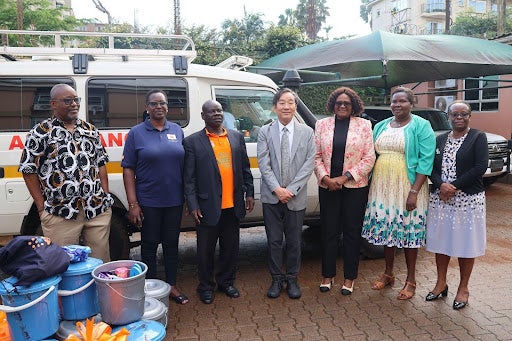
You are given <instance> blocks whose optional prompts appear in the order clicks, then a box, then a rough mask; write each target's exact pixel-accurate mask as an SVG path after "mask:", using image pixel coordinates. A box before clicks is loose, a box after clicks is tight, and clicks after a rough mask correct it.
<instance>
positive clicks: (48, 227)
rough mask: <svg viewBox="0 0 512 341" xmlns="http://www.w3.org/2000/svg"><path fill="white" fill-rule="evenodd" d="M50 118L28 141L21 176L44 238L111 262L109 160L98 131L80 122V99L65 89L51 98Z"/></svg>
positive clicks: (59, 86)
mask: <svg viewBox="0 0 512 341" xmlns="http://www.w3.org/2000/svg"><path fill="white" fill-rule="evenodd" d="M50 98H51V99H50V105H51V107H52V112H53V115H52V117H51V118H49V119H47V120H45V121H43V122H41V123H38V124H37V125H36V126H34V128H32V130H30V132H29V134H28V135H27V141H26V143H25V149H24V150H23V154H22V156H21V160H20V166H19V171H20V172H21V173H22V174H23V179H24V180H25V183H26V184H27V187H28V190H29V192H30V194H31V195H32V198H33V199H34V203H35V205H36V206H37V209H38V211H39V217H40V218H41V227H42V228H43V234H44V235H45V237H49V238H50V239H51V240H52V241H53V242H55V243H57V244H59V245H62V246H63V245H71V244H78V243H79V238H80V236H82V241H83V242H84V244H85V245H87V246H89V247H90V248H91V250H92V253H91V255H90V256H91V257H95V258H100V259H102V260H103V261H104V262H108V261H110V252H109V244H108V237H109V232H110V219H111V217H112V209H111V208H110V207H111V206H112V204H113V202H114V200H113V199H112V197H111V196H110V194H109V190H108V177H107V169H106V166H105V164H106V163H107V162H108V155H107V152H106V151H105V148H104V147H103V146H102V144H101V141H100V135H99V132H98V130H97V129H96V128H95V127H94V126H93V125H92V124H90V123H88V122H85V121H82V120H80V119H79V118H78V110H79V108H80V98H79V97H77V94H76V91H75V90H74V89H73V88H72V87H70V86H69V85H67V84H57V85H55V86H54V87H53V88H52V90H51V92H50Z"/></svg>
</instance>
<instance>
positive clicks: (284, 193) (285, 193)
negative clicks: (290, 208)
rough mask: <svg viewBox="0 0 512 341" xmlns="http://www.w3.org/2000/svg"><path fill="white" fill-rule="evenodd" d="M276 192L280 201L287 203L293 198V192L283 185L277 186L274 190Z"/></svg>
mask: <svg viewBox="0 0 512 341" xmlns="http://www.w3.org/2000/svg"><path fill="white" fill-rule="evenodd" d="M274 193H275V194H276V195H277V198H278V199H279V201H280V202H282V203H283V204H286V203H287V202H288V201H290V200H291V199H292V198H293V193H292V192H290V191H289V190H287V189H286V188H283V187H277V188H276V189H275V190H274Z"/></svg>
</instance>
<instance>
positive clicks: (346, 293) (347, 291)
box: [341, 281, 355, 296]
mask: <svg viewBox="0 0 512 341" xmlns="http://www.w3.org/2000/svg"><path fill="white" fill-rule="evenodd" d="M354 282H355V281H352V286H351V287H350V288H349V287H347V286H345V284H343V286H342V287H341V294H342V295H343V296H350V295H352V292H354Z"/></svg>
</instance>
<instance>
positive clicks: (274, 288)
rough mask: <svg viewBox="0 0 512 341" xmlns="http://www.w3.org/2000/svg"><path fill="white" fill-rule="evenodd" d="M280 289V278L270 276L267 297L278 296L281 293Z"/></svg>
mask: <svg viewBox="0 0 512 341" xmlns="http://www.w3.org/2000/svg"><path fill="white" fill-rule="evenodd" d="M281 290H283V281H282V280H281V278H272V284H271V285H270V288H268V291H267V297H269V298H278V297H279V295H281Z"/></svg>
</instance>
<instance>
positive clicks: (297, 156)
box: [257, 121, 315, 211]
mask: <svg viewBox="0 0 512 341" xmlns="http://www.w3.org/2000/svg"><path fill="white" fill-rule="evenodd" d="M257 149H258V166H259V168H260V172H261V179H262V182H261V202H262V203H266V204H277V203H278V202H279V199H278V198H277V196H276V195H275V194H273V190H274V189H275V188H277V187H280V184H281V142H280V139H279V124H278V122H277V121H275V122H272V123H269V124H267V125H264V126H263V127H261V129H260V132H259V134H258V147H257ZM314 158H315V141H314V134H313V129H311V128H310V127H308V126H307V125H305V124H300V123H297V122H295V121H294V132H293V142H292V152H291V155H290V163H291V164H290V177H291V178H292V181H291V182H290V184H289V185H288V186H287V187H286V188H287V189H288V190H289V191H290V192H292V193H293V195H294V197H293V198H292V200H290V201H289V202H288V204H287V206H288V208H289V209H290V210H292V211H299V210H303V209H305V208H306V201H307V182H308V179H309V177H310V176H311V173H312V172H313V168H314V164H313V161H314Z"/></svg>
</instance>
